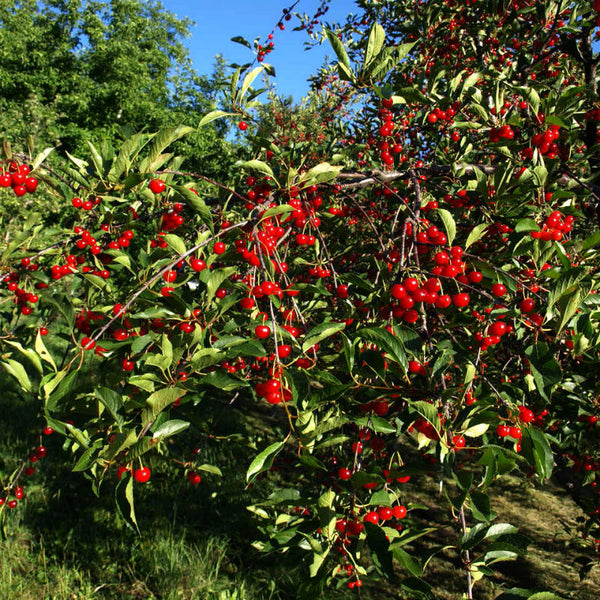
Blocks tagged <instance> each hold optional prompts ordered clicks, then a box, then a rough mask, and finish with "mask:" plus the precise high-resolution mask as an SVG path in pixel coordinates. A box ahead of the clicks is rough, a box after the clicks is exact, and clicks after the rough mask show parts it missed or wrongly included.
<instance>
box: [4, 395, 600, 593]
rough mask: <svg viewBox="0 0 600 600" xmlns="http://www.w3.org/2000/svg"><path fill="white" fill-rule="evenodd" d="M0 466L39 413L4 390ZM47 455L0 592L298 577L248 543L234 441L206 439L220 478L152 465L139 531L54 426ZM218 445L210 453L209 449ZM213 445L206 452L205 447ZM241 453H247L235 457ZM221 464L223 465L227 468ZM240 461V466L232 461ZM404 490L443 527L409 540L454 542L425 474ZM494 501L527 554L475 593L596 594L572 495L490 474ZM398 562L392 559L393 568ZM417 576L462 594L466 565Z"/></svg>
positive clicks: (243, 587)
mask: <svg viewBox="0 0 600 600" xmlns="http://www.w3.org/2000/svg"><path fill="white" fill-rule="evenodd" d="M0 411H1V414H2V415H3V418H2V420H1V421H0V439H1V440H2V446H1V448H0V471H1V472H3V473H7V472H10V470H11V469H12V468H14V467H15V466H16V465H17V462H18V460H20V459H21V458H22V457H23V456H26V455H27V452H28V450H29V446H30V444H32V443H35V440H36V437H35V436H36V434H37V432H38V431H39V430H40V429H41V423H39V422H38V423H35V422H33V423H32V419H31V415H32V411H35V408H34V407H33V406H31V405H28V404H25V403H23V402H21V401H20V400H18V399H17V398H16V397H14V396H12V395H11V394H10V390H8V391H7V390H5V393H4V394H2V396H1V397H0ZM44 442H45V443H46V444H47V446H48V448H49V452H48V457H47V458H46V459H44V461H42V462H40V463H38V464H39V469H38V473H37V474H36V475H35V476H34V477H33V478H32V479H30V480H29V481H27V485H26V494H27V498H26V501H25V502H23V503H22V505H21V506H20V507H19V508H17V509H16V510H14V511H11V512H10V514H8V517H9V518H8V529H7V531H8V538H7V539H6V540H5V541H2V542H0V597H3V598H19V599H20V600H34V599H35V600H46V599H47V600H117V599H118V600H288V599H289V600H292V599H295V598H297V597H298V586H299V585H300V583H301V582H303V581H305V580H306V577H307V573H306V571H305V568H304V567H303V566H300V565H298V564H296V563H295V562H294V558H293V557H289V558H287V557H286V556H280V555H277V556H276V557H273V556H270V557H264V556H261V555H259V554H258V553H256V552H255V551H253V549H252V547H251V545H250V543H251V541H252V540H253V539H254V538H255V536H256V535H257V534H256V530H255V528H254V523H253V522H252V521H251V515H250V513H249V512H248V511H247V510H246V509H245V503H246V501H247V500H248V499H249V497H248V495H247V494H248V493H239V492H237V491H236V490H237V489H238V483H239V482H237V483H236V482H235V481H232V482H230V483H228V481H230V477H231V473H235V472H236V468H235V467H236V465H237V464H238V462H239V460H240V450H239V448H236V447H234V446H232V447H228V446H223V445H222V444H221V445H220V447H219V449H218V450H217V449H214V448H210V447H208V446H207V447H206V448H203V452H205V456H206V460H207V462H210V461H211V460H213V461H214V462H215V463H218V464H219V465H220V466H221V467H222V468H224V471H225V474H226V477H225V478H224V483H222V484H220V485H217V480H215V479H212V480H211V477H210V476H207V477H205V478H204V480H203V482H202V483H201V484H200V486H197V487H194V486H191V485H189V483H188V482H187V479H185V478H184V477H179V478H175V479H174V478H173V477H172V476H171V475H169V474H165V473H161V472H160V470H159V469H157V470H156V471H155V472H154V475H153V477H152V480H151V482H150V484H147V485H145V486H137V488H136V494H137V514H138V522H139V525H140V529H141V531H142V533H141V535H137V534H136V533H134V532H133V531H131V530H130V529H128V528H127V527H126V526H125V522H124V520H123V518H122V517H121V516H120V515H119V514H118V512H117V511H116V510H115V504H114V500H113V491H114V484H113V483H110V482H108V483H107V484H106V485H104V486H103V488H102V489H101V492H100V497H99V498H97V497H95V496H94V495H93V494H92V492H91V485H90V482H89V481H87V480H86V479H85V478H84V477H83V476H82V475H81V474H79V473H71V472H70V471H69V468H68V460H67V459H68V456H66V455H65V454H64V453H63V451H62V450H61V448H60V443H61V441H60V439H59V438H58V436H52V437H50V438H49V439H47V440H44ZM217 452H218V455H217V454H216V453H217ZM212 454H214V456H213V455H212ZM244 456H245V455H244ZM227 467H229V469H228V468H227ZM237 471H239V469H237ZM407 490H408V498H407V499H408V500H410V501H411V502H415V503H420V504H424V505H426V506H428V507H429V508H428V510H422V511H418V512H417V513H416V515H417V518H418V519H420V520H421V521H422V522H423V524H425V525H427V524H428V523H436V522H442V521H443V522H447V523H449V525H448V527H447V528H445V529H443V530H442V531H440V532H436V533H435V534H432V535H431V536H430V537H426V538H423V539H421V540H420V541H419V542H417V544H419V546H418V547H419V548H422V549H423V550H426V549H428V548H431V547H432V546H433V545H435V544H442V545H455V544H456V543H457V539H456V527H455V525H454V524H453V523H452V521H451V520H449V518H448V513H447V508H446V503H445V501H444V499H443V497H441V496H440V495H439V490H438V486H437V483H436V482H435V481H434V480H433V479H430V480H427V479H422V480H420V481H419V482H418V484H415V485H411V486H410V487H408V488H407ZM496 491H497V494H495V496H494V506H493V508H494V509H495V511H496V512H497V513H498V520H499V521H507V522H510V523H514V524H516V525H518V526H519V528H520V530H521V532H522V533H524V534H525V535H527V536H528V537H529V538H530V539H531V545H530V552H529V554H528V556H527V558H525V559H522V560H520V561H518V562H517V563H506V564H505V565H504V566H502V567H500V568H499V569H498V572H497V575H496V576H495V577H492V578H490V579H485V580H483V581H482V582H479V583H477V585H476V588H475V590H476V596H475V597H476V598H477V599H478V600H492V599H493V598H496V597H497V596H498V595H499V593H500V591H501V589H508V588H511V587H527V588H535V587H538V588H540V589H545V590H552V591H554V592H555V593H558V594H559V595H560V596H561V597H563V598H565V599H569V600H571V599H572V600H575V599H577V600H597V599H598V597H599V596H600V592H599V590H600V569H595V570H592V572H591V573H590V575H589V576H588V578H586V579H585V580H584V581H579V577H578V568H579V565H578V563H577V559H578V558H579V557H580V552H579V550H578V548H577V546H576V545H574V544H572V543H571V538H570V536H568V535H567V534H566V533H565V529H566V528H571V529H572V528H574V527H575V520H576V519H577V518H578V517H580V516H581V512H580V510H579V509H578V507H577V506H576V505H575V504H574V503H573V501H572V500H571V498H570V497H569V495H568V494H567V493H566V492H564V490H562V488H559V487H557V486H555V485H553V484H547V485H545V486H544V487H541V486H539V485H536V484H534V483H533V482H527V481H525V482H523V481H521V480H520V479H517V478H510V477H509V478H506V479H504V480H502V482H501V483H499V484H497V490H496ZM399 571H400V569H399ZM426 579H427V580H428V581H430V582H431V583H432V584H433V585H434V590H435V593H436V594H437V596H438V597H439V598H440V599H441V600H454V599H458V598H461V596H462V594H463V593H464V591H465V574H464V571H463V570H461V568H460V564H459V561H458V559H457V555H456V552H455V551H454V550H446V551H444V552H443V553H441V554H440V555H439V556H437V557H436V558H435V559H433V560H432V562H431V563H430V566H429V568H428V571H427V572H426ZM313 597H314V598H315V600H317V598H319V597H320V598H323V599H327V600H329V599H332V600H334V599H336V598H339V599H342V598H356V597H357V595H356V593H352V592H348V591H346V590H345V589H341V590H337V591H327V592H324V593H323V594H322V595H321V596H319V595H318V594H317V593H315V594H314V596H313ZM360 598H362V599H363V600H364V599H366V600H370V599H373V600H375V599H376V598H377V599H379V598H397V599H400V598H404V596H402V594H401V593H400V592H399V591H398V589H397V588H396V587H392V586H390V585H389V584H388V583H386V582H385V581H383V580H376V581H370V582H366V583H365V585H364V586H363V588H362V589H361V593H360Z"/></svg>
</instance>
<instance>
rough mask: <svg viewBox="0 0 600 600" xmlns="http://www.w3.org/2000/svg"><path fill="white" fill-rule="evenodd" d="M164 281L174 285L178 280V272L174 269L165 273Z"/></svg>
mask: <svg viewBox="0 0 600 600" xmlns="http://www.w3.org/2000/svg"><path fill="white" fill-rule="evenodd" d="M163 279H164V281H166V282H167V283H173V282H174V281H175V280H176V279H177V271H174V270H173V269H170V270H169V271H165V272H164V273H163Z"/></svg>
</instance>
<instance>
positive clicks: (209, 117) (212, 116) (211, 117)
mask: <svg viewBox="0 0 600 600" xmlns="http://www.w3.org/2000/svg"><path fill="white" fill-rule="evenodd" d="M223 117H235V113H230V112H225V111H224V110H212V111H211V112H209V113H208V114H206V115H204V116H203V117H202V118H201V119H200V123H198V128H200V127H203V126H204V125H207V124H208V123H210V122H212V121H216V120H217V119H222V118H223Z"/></svg>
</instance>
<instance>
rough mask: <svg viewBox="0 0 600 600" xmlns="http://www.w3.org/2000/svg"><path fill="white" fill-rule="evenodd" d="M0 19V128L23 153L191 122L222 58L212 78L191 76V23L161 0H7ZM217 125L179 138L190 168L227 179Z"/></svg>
mask: <svg viewBox="0 0 600 600" xmlns="http://www.w3.org/2000/svg"><path fill="white" fill-rule="evenodd" d="M0 25H1V27H0V110H2V114H3V121H2V127H1V129H0V136H2V137H8V138H9V139H11V140H14V141H15V142H16V143H18V144H19V147H18V148H17V149H18V150H20V151H25V152H29V153H30V154H32V153H33V149H32V146H35V147H37V148H43V147H45V146H54V147H57V148H58V149H59V152H61V153H63V154H64V152H70V153H72V154H79V155H82V154H83V155H84V156H89V149H88V147H87V143H88V142H90V141H91V142H94V143H100V141H103V142H106V141H110V142H111V143H113V144H115V145H116V144H120V143H122V142H123V139H124V138H126V137H128V136H129V135H131V134H132V133H134V132H136V131H142V130H143V131H157V130H158V129H159V128H161V127H173V126H177V125H181V124H185V125H193V126H195V125H197V121H198V114H201V113H202V112H205V111H207V110H208V109H209V108H210V106H211V103H212V102H213V101H214V94H215V89H214V82H215V81H216V80H218V79H219V77H220V72H221V70H222V64H220V63H217V64H216V69H217V70H216V73H215V74H214V76H213V78H209V77H206V76H203V77H200V76H199V75H197V74H196V73H195V71H194V70H193V68H192V65H191V61H190V58H189V56H188V52H187V49H186V48H185V46H184V45H183V39H184V38H185V37H187V36H188V35H189V27H190V25H191V22H190V21H189V20H187V19H179V18H178V17H176V16H175V15H174V14H172V13H170V12H168V11H166V10H165V9H164V7H163V6H162V4H161V3H160V2H155V1H152V2H143V1H141V0H111V2H100V1H94V0H86V1H81V0H52V1H50V0H48V1H46V2H36V1H34V0H25V1H17V0H10V1H8V2H3V3H2V5H1V6H0ZM223 133H224V130H223V128H222V127H221V128H219V129H217V128H215V127H211V128H203V129H202V130H199V131H198V132H197V133H194V134H193V135H190V136H188V139H187V140H186V142H185V143H184V144H183V145H181V146H180V151H182V152H184V153H185V155H186V158H187V165H186V166H187V168H188V169H190V170H192V171H195V170H198V169H202V170H203V172H204V173H205V174H207V175H209V176H211V175H214V176H217V175H219V176H221V177H225V176H226V174H227V164H228V163H230V162H231V161H230V160H228V158H227V157H228V154H229V152H230V150H229V148H228V144H227V143H225V142H224V141H223V140H222V139H221V137H220V135H218V134H221V135H222V134H223ZM28 139H29V141H28V142H27V144H26V140H28ZM224 159H225V160H224Z"/></svg>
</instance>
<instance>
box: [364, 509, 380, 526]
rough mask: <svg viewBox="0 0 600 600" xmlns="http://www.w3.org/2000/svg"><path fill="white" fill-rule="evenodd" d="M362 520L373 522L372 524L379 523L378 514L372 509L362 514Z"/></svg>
mask: <svg viewBox="0 0 600 600" xmlns="http://www.w3.org/2000/svg"><path fill="white" fill-rule="evenodd" d="M363 521H364V522H365V523H373V525H377V523H379V514H378V513H377V512H375V511H374V510H372V511H371V512H368V513H367V514H366V515H365V516H364V518H363Z"/></svg>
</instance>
